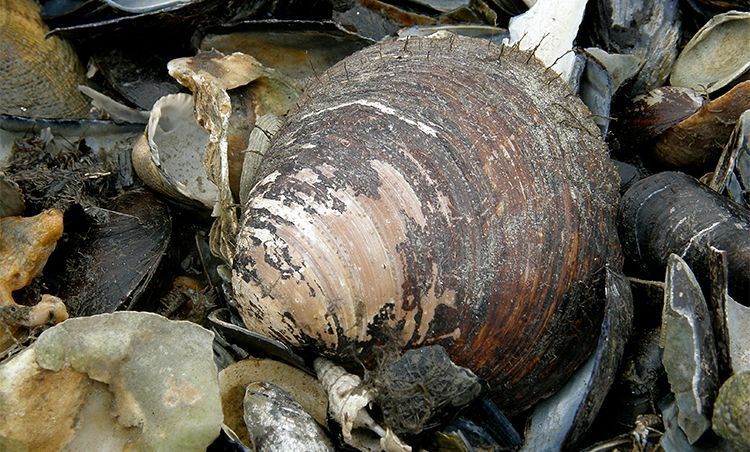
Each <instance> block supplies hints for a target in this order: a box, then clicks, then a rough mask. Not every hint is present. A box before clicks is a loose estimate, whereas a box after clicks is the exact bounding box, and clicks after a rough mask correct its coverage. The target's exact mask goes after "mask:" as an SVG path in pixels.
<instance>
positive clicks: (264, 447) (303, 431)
mask: <svg viewBox="0 0 750 452" xmlns="http://www.w3.org/2000/svg"><path fill="white" fill-rule="evenodd" d="M243 405H244V411H245V412H244V419H245V425H246V426H247V431H248V433H249V434H250V437H251V438H252V445H253V446H254V448H255V450H256V451H258V452H274V451H292V450H305V451H310V452H321V451H331V452H333V450H334V449H333V445H332V444H331V441H330V440H329V439H328V437H327V436H326V434H325V432H324V431H323V429H322V428H321V427H320V425H318V424H317V423H315V420H314V419H313V418H312V416H310V415H309V414H308V413H307V412H306V411H305V410H304V408H302V406H301V405H300V404H299V403H297V402H296V401H295V400H294V399H293V398H292V397H291V396H290V395H289V394H287V393H286V392H285V391H284V390H283V389H281V388H279V387H278V386H276V385H275V384H273V383H268V382H255V383H250V384H249V385H247V389H246V390H245V400H244V403H243Z"/></svg>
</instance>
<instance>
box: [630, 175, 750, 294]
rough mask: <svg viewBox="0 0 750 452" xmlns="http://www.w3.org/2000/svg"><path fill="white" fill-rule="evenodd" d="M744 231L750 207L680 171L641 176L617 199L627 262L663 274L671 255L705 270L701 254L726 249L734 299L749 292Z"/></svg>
mask: <svg viewBox="0 0 750 452" xmlns="http://www.w3.org/2000/svg"><path fill="white" fill-rule="evenodd" d="M748 231H750V210H747V209H745V208H743V207H740V206H738V205H737V204H735V203H733V202H732V201H731V200H729V199H728V198H726V197H724V196H720V195H719V194H718V193H716V192H714V191H713V190H711V189H709V188H708V187H706V186H705V185H703V184H701V183H700V182H698V181H697V180H696V179H694V178H692V177H690V176H688V175H686V174H682V173H677V172H664V173H659V174H655V175H653V176H650V177H647V178H645V179H642V180H640V181H638V182H636V183H635V184H633V186H632V187H631V188H630V189H629V190H628V191H627V193H625V195H624V196H623V198H622V201H621V202H620V239H621V240H622V244H623V250H624V252H625V257H626V258H627V259H628V261H629V262H631V263H633V264H635V265H637V266H638V268H643V269H644V270H645V271H646V272H648V273H650V274H652V275H662V274H663V272H664V269H665V268H666V266H667V262H668V259H669V255H670V254H672V253H675V254H677V255H679V256H680V257H681V258H683V259H685V261H686V262H687V263H688V265H690V266H691V268H693V270H694V271H695V272H696V274H708V272H707V271H705V270H706V262H707V259H706V258H705V256H706V254H707V253H708V246H709V245H710V246H713V247H715V248H717V249H720V250H724V251H726V252H727V258H728V263H729V293H730V294H731V295H733V296H735V297H736V298H737V299H743V297H745V296H746V294H747V293H748V291H750V234H748ZM656 278H657V277H656V276H654V279H656Z"/></svg>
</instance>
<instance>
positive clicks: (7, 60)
mask: <svg viewBox="0 0 750 452" xmlns="http://www.w3.org/2000/svg"><path fill="white" fill-rule="evenodd" d="M48 31H49V30H47V27H46V26H45V25H44V23H43V22H42V18H41V17H40V15H39V5H38V4H37V3H36V2H35V1H33V0H0V79H2V81H3V83H2V85H0V113H3V114H10V115H18V116H32V117H40V118H81V117H84V116H86V115H87V113H88V110H89V107H88V102H86V98H84V97H83V95H82V94H81V93H79V92H78V89H77V87H78V85H80V84H83V83H85V80H86V79H85V77H84V75H83V66H82V65H81V63H80V62H79V61H78V57H77V56H76V54H75V52H74V51H73V49H72V48H71V47H70V45H69V44H68V43H67V42H65V41H63V40H62V39H61V38H59V37H56V36H52V37H45V34H46V33H47V32H48Z"/></svg>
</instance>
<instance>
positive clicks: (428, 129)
mask: <svg viewBox="0 0 750 452" xmlns="http://www.w3.org/2000/svg"><path fill="white" fill-rule="evenodd" d="M352 105H360V106H363V107H369V108H373V109H375V110H377V111H379V112H381V113H383V114H386V115H390V116H394V117H396V118H397V119H399V120H400V121H403V122H405V123H407V124H409V125H411V126H414V127H416V128H418V129H419V130H420V131H421V132H422V133H426V134H427V135H430V136H432V137H436V136H437V134H438V131H437V130H436V129H435V128H434V127H432V126H430V125H428V124H426V123H424V122H422V121H415V120H413V119H409V118H407V117H405V116H402V115H401V114H399V112H398V111H397V110H396V109H394V108H391V107H389V106H387V105H384V104H382V103H380V102H374V101H370V100H364V99H359V100H353V101H351V102H344V103H343V104H339V105H334V106H333V107H328V108H324V109H322V110H318V111H316V112H313V113H308V114H306V115H305V116H303V117H302V119H303V120H304V119H307V118H309V117H311V116H317V115H319V114H322V113H325V112H327V111H333V110H339V109H341V108H346V107H351V106H352Z"/></svg>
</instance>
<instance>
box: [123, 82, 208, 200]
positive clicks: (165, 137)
mask: <svg viewBox="0 0 750 452" xmlns="http://www.w3.org/2000/svg"><path fill="white" fill-rule="evenodd" d="M207 144H208V133H207V132H206V131H205V130H204V129H203V127H201V126H200V125H198V122H197V121H196V120H195V116H194V115H193V97H192V96H191V95H189V94H184V93H181V94H170V95H168V96H164V97H162V98H161V99H159V100H158V101H157V102H156V104H154V108H153V110H151V117H150V118H149V122H148V127H147V128H146V133H145V135H144V136H143V137H142V138H141V139H139V140H138V142H137V143H136V144H135V146H134V147H133V167H134V168H135V171H136V173H138V176H139V177H140V178H141V179H142V180H143V181H144V182H145V183H146V185H148V186H149V187H151V188H153V189H154V190H156V191H158V192H160V193H163V194H165V195H167V196H169V197H170V198H173V199H175V200H177V201H181V202H184V203H186V204H198V205H202V206H205V207H207V208H211V207H212V206H213V205H214V202H216V197H217V193H218V191H217V189H216V186H215V185H214V184H213V183H212V182H211V181H209V180H208V179H207V177H206V171H205V170H204V169H203V166H202V163H203V159H204V157H205V152H206V145H207Z"/></svg>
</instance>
